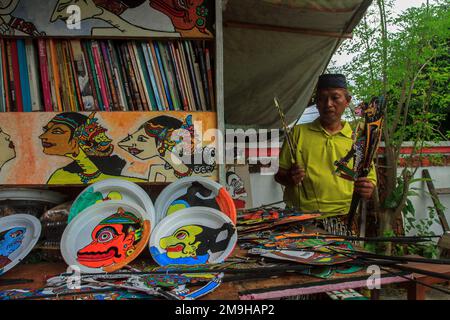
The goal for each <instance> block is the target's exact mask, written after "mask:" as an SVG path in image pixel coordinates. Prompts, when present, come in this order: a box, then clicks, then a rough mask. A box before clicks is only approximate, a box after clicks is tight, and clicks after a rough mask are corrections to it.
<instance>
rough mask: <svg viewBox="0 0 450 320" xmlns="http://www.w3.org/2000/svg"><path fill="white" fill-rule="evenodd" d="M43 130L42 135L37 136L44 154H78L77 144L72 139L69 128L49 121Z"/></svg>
mask: <svg viewBox="0 0 450 320" xmlns="http://www.w3.org/2000/svg"><path fill="white" fill-rule="evenodd" d="M43 130H44V133H43V134H41V135H40V136H39V139H41V143H42V147H43V152H44V153H45V154H48V155H59V156H64V155H66V154H77V153H78V143H77V141H76V140H75V139H73V133H72V130H71V129H70V127H69V126H67V125H64V124H61V123H55V122H52V121H50V122H49V123H48V124H47V125H46V126H45V127H44V128H43Z"/></svg>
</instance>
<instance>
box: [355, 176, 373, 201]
mask: <svg viewBox="0 0 450 320" xmlns="http://www.w3.org/2000/svg"><path fill="white" fill-rule="evenodd" d="M373 190H375V185H374V184H373V183H372V182H371V181H370V180H369V179H367V178H362V177H361V178H358V180H356V181H355V191H356V192H357V193H358V194H359V195H360V196H361V197H362V198H363V199H366V200H369V199H370V198H371V197H372V193H373Z"/></svg>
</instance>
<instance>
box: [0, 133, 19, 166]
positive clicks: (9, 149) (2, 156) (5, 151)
mask: <svg viewBox="0 0 450 320" xmlns="http://www.w3.org/2000/svg"><path fill="white" fill-rule="evenodd" d="M15 157H16V149H15V146H14V143H13V142H12V141H11V136H10V135H8V134H7V133H6V132H4V131H3V130H2V128H0V171H1V170H2V167H3V166H4V165H5V163H7V162H8V161H11V160H12V159H14V158H15Z"/></svg>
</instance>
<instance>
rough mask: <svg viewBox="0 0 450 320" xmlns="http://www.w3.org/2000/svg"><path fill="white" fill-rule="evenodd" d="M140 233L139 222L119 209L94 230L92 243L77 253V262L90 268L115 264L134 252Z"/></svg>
mask: <svg viewBox="0 0 450 320" xmlns="http://www.w3.org/2000/svg"><path fill="white" fill-rule="evenodd" d="M141 232H142V224H141V221H140V220H139V219H138V218H137V217H136V216H135V215H133V214H131V213H129V212H125V211H124V210H123V209H122V208H119V210H118V212H117V213H115V214H113V215H112V216H110V217H108V218H106V219H104V220H102V221H101V222H100V224H99V225H98V226H96V227H95V228H94V230H93V231H92V233H91V237H92V242H91V243H90V244H88V245H87V246H85V247H84V248H82V249H81V250H79V251H78V252H77V257H78V258H77V260H78V262H79V263H80V264H82V265H84V266H87V267H91V268H100V267H107V266H110V265H113V264H117V263H119V262H121V261H123V260H124V259H126V258H127V257H128V256H130V255H131V254H132V253H133V252H134V250H135V247H136V244H137V243H138V242H139V241H140V239H141Z"/></svg>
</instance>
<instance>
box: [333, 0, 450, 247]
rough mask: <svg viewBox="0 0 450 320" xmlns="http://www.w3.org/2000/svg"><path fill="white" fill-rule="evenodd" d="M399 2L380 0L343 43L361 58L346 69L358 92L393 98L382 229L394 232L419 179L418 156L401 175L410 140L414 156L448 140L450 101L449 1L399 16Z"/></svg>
mask: <svg viewBox="0 0 450 320" xmlns="http://www.w3.org/2000/svg"><path fill="white" fill-rule="evenodd" d="M393 4H394V3H393V1H389V0H376V1H374V3H373V5H372V6H371V7H370V8H369V10H368V13H367V15H366V16H365V17H364V18H363V20H362V22H361V24H360V25H359V26H358V27H357V28H356V29H355V31H354V38H353V39H352V40H350V41H349V42H346V43H344V44H343V45H342V46H341V49H340V53H341V54H349V55H352V56H353V57H354V58H353V60H352V61H351V62H350V63H348V64H347V65H345V66H343V67H342V68H341V69H340V70H339V71H341V72H343V73H345V74H346V75H347V77H348V78H349V79H350V82H351V90H352V92H353V95H354V96H355V97H357V99H361V100H365V101H368V100H370V98H371V97H372V96H379V95H384V96H385V97H386V101H387V103H386V105H385V108H384V117H385V121H384V126H383V141H384V143H385V149H384V156H385V161H386V163H385V170H382V171H380V172H382V174H383V175H384V179H383V180H384V181H385V187H384V188H383V190H382V191H383V192H382V193H381V194H380V199H381V202H380V204H381V205H380V214H381V225H380V227H381V230H380V233H386V232H388V233H389V232H390V231H391V230H392V225H393V223H394V222H395V221H398V220H399V219H401V217H402V212H404V211H405V206H406V203H407V199H408V196H411V195H412V192H411V190H410V186H411V184H412V183H414V182H416V181H417V179H413V177H414V174H415V172H416V171H417V165H414V161H409V163H410V165H408V166H406V167H404V168H403V169H402V171H401V173H400V174H399V175H398V174H397V169H398V161H399V157H400V147H401V145H402V143H403V142H404V141H406V140H410V141H412V142H413V146H414V147H413V152H412V154H411V155H410V157H413V156H416V157H417V155H418V156H419V157H421V155H420V154H419V153H418V152H419V150H421V148H422V147H423V146H424V143H426V142H427V141H438V140H443V139H444V140H447V139H448V135H447V136H446V135H445V134H444V133H442V132H441V131H440V130H439V127H440V126H439V125H440V121H442V120H443V119H445V115H446V112H448V110H449V106H450V94H449V92H448V91H449V90H448V88H449V78H450V67H449V61H450V56H449V42H450V28H449V26H450V10H449V9H450V8H449V5H448V4H447V3H446V1H436V2H434V3H432V4H429V3H427V4H426V5H425V4H424V5H422V6H421V7H419V8H410V9H408V10H406V11H405V12H403V13H402V14H401V15H399V16H398V17H395V18H394V15H393V14H392V8H393ZM387 251H389V248H388V250H387Z"/></svg>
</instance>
